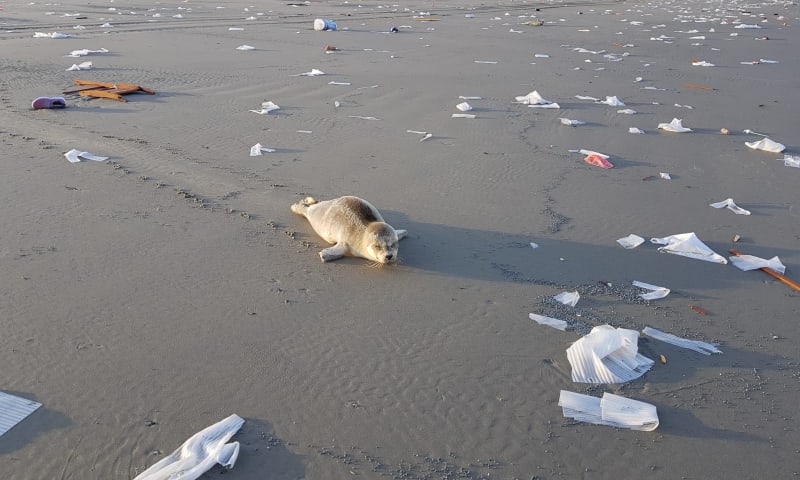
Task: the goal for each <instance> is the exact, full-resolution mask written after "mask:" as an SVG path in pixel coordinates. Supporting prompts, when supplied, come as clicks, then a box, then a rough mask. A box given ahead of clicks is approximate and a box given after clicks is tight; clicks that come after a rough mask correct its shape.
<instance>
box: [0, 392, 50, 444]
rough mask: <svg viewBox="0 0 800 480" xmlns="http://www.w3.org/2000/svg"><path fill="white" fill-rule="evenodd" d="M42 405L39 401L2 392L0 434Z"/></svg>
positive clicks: (0, 396)
mask: <svg viewBox="0 0 800 480" xmlns="http://www.w3.org/2000/svg"><path fill="white" fill-rule="evenodd" d="M41 406H42V404H41V403H39V402H34V401H33V400H28V399H27V398H20V397H17V396H15V395H9V394H8V393H3V392H0V436H1V435H3V434H4V433H6V432H7V431H9V430H11V429H12V428H13V427H14V425H16V424H18V423H19V422H21V421H22V420H24V419H25V417H27V416H28V415H30V414H31V413H33V412H35V411H36V409H38V408H39V407H41Z"/></svg>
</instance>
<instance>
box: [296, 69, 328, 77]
mask: <svg viewBox="0 0 800 480" xmlns="http://www.w3.org/2000/svg"><path fill="white" fill-rule="evenodd" d="M319 75H325V72H323V71H322V70H318V69H316V68H312V69H311V71H310V72H305V73H298V74H297V75H292V76H293V77H316V76H319Z"/></svg>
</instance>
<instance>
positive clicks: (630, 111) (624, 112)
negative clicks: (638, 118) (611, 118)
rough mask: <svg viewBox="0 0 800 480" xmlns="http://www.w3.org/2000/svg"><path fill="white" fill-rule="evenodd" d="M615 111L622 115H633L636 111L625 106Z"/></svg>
mask: <svg viewBox="0 0 800 480" xmlns="http://www.w3.org/2000/svg"><path fill="white" fill-rule="evenodd" d="M617 113H621V114H623V115H634V114H635V113H636V110H633V109H631V108H626V109H624V110H617Z"/></svg>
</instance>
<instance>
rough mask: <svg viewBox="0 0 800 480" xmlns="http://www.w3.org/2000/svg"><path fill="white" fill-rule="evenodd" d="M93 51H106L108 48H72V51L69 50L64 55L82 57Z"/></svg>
mask: <svg viewBox="0 0 800 480" xmlns="http://www.w3.org/2000/svg"><path fill="white" fill-rule="evenodd" d="M93 53H108V49H107V48H101V49H99V50H89V49H88V48H83V49H81V50H73V51H71V52H69V53H68V54H67V55H65V56H67V57H84V56H86V55H91V54H93Z"/></svg>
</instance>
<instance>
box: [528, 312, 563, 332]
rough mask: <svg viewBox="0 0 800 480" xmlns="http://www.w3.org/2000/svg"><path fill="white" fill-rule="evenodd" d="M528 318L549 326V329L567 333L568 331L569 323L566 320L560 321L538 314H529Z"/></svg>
mask: <svg viewBox="0 0 800 480" xmlns="http://www.w3.org/2000/svg"><path fill="white" fill-rule="evenodd" d="M528 318H530V319H531V320H533V321H535V322H536V323H538V324H539V325H547V326H548V327H553V328H555V329H556V330H561V331H562V332H563V331H566V330H567V322H565V321H564V320H559V319H557V318H552V317H545V316H544V315H538V314H536V313H530V314H528Z"/></svg>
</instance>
